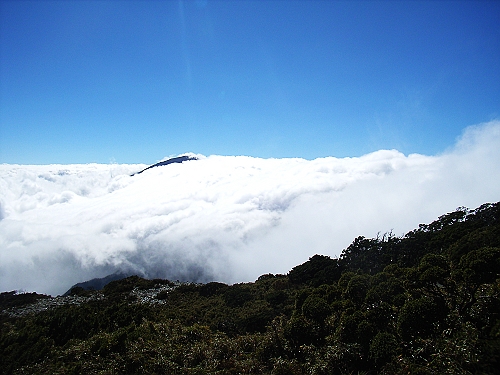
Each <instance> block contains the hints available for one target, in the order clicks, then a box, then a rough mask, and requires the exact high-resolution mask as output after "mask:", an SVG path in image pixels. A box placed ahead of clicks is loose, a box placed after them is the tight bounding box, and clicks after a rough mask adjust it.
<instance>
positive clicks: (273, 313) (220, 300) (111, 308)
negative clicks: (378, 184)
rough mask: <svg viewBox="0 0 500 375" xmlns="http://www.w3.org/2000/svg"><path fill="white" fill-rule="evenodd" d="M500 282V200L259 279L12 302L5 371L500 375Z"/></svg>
mask: <svg viewBox="0 0 500 375" xmlns="http://www.w3.org/2000/svg"><path fill="white" fill-rule="evenodd" d="M499 277H500V202H499V203H494V204H484V205H482V206H481V207H479V208H477V209H475V210H468V209H465V208H460V209H458V210H456V211H455V212H451V213H448V214H445V215H442V216H440V217H439V218H438V219H437V220H435V221H434V222H432V223H430V224H426V225H421V226H420V227H419V228H418V229H415V230H414V231H411V232H409V233H407V234H406V235H405V236H402V237H395V236H393V235H392V234H390V233H388V234H386V235H384V236H379V237H377V238H372V239H368V238H364V237H358V238H356V239H355V240H354V241H353V243H352V244H351V245H350V246H349V247H348V248H346V249H345V250H344V251H343V252H342V254H341V256H340V258H338V259H332V258H330V257H327V256H323V255H314V256H312V257H311V258H310V259H309V260H308V261H307V262H305V263H303V264H301V265H298V266H296V267H294V268H293V269H292V270H290V272H289V273H288V274H287V275H273V274H267V275H262V276H261V277H259V278H258V280H256V281H255V282H254V283H244V284H235V285H226V284H223V283H218V282H211V283H208V284H193V283H172V282H169V281H167V280H158V279H157V280H145V279H142V278H140V277H137V276H132V277H128V278H125V279H122V280H117V281H112V282H111V283H109V284H107V285H106V286H105V287H104V288H103V290H102V291H83V290H74V291H73V293H74V295H72V296H68V297H65V298H66V300H61V302H60V303H59V304H58V305H57V306H56V307H53V308H48V309H47V308H45V310H44V309H43V306H48V305H47V304H48V303H49V302H48V301H50V300H52V299H51V298H41V297H40V301H38V302H36V303H37V304H38V306H42V307H41V308H40V309H39V310H37V311H38V312H37V313H34V310H29V311H27V312H25V313H24V314H17V315H16V314H15V313H16V312H19V311H21V309H22V308H23V306H22V302H21V303H19V304H16V303H14V302H15V301H14V300H15V299H16V298H19V299H21V298H23V295H18V296H16V295H13V294H12V293H3V294H2V298H1V299H0V301H4V302H8V305H7V304H5V305H4V303H3V302H2V314H1V315H0V317H1V337H0V351H1V353H2V356H1V358H0V361H1V363H0V365H1V366H0V372H2V373H6V374H7V373H9V374H10V373H30V374H37V373H38V374H49V373H88V374H97V373H111V372H113V373H120V374H134V373H150V374H153V373H155V374H173V373H176V374H198V373H203V374H221V373H223V374H241V373H254V374H269V373H273V374H306V373H307V374H318V375H319V374H347V373H367V374H371V373H373V374H375V373H380V374H407V373H411V374H414V373H418V374H442V373H454V374H474V373H477V374H479V373H480V374H496V373H497V369H498V365H499V363H498V361H499V359H500V356H499V353H500V351H499V349H500V279H499ZM32 300H33V296H31V297H30V298H28V299H26V301H25V302H26V303H28V305H29V303H31V302H32ZM13 301H14V302H13ZM64 301H66V302H64ZM44 304H45V305H44ZM14 305H17V306H14ZM28 305H25V306H28Z"/></svg>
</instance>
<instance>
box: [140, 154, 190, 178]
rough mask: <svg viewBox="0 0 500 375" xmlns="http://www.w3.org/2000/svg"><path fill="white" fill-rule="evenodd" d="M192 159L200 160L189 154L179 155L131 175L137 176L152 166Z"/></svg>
mask: <svg viewBox="0 0 500 375" xmlns="http://www.w3.org/2000/svg"><path fill="white" fill-rule="evenodd" d="M190 160H198V158H197V157H194V156H188V155H183V156H177V157H175V158H170V159H168V160H164V161H160V162H158V163H156V164H153V165H150V166H149V167H147V168H144V169H143V170H142V171H139V172H137V173H134V174H132V175H131V176H135V175H136V174H141V173H142V172H144V171H147V170H148V169H151V168H156V167H161V166H164V165H169V164H174V163H183V162H185V161H190Z"/></svg>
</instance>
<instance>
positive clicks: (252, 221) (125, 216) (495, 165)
mask: <svg viewBox="0 0 500 375" xmlns="http://www.w3.org/2000/svg"><path fill="white" fill-rule="evenodd" d="M192 156H196V157H197V158H198V160H192V161H187V162H184V163H182V164H170V165H166V166H162V167H157V168H152V169H149V170H147V171H145V172H144V173H141V174H139V175H135V176H131V174H133V173H134V172H137V171H140V170H142V169H144V168H145V167H146V166H145V165H142V164H137V165H116V164H112V165H98V164H89V165H43V166H33V165H6V164H3V165H0V291H5V290H14V289H18V290H19V289H21V290H28V291H32V290H35V291H38V292H43V293H49V294H53V295H55V294H61V293H63V292H65V291H66V290H67V289H68V288H69V287H70V286H71V285H73V284H75V283H77V282H80V281H84V280H88V279H91V278H94V277H103V276H106V275H108V274H110V273H113V272H116V271H124V272H130V273H136V274H140V275H142V276H145V277H162V278H169V279H174V280H175V279H180V280H191V281H202V282H206V281H210V280H217V281H222V282H227V283H233V282H243V281H253V280H255V279H256V278H257V277H258V276H259V275H261V274H264V273H286V272H287V271H289V270H290V269H291V268H292V267H293V266H295V265H297V264H300V263H302V262H304V261H306V260H307V259H308V258H309V257H310V256H312V255H314V254H316V253H319V254H326V255H330V256H337V255H339V254H340V252H341V251H342V249H344V248H345V247H347V246H348V245H349V244H350V243H351V242H352V240H353V239H354V238H355V237H357V236H359V235H363V236H366V237H373V236H376V235H377V233H384V232H387V231H390V230H392V231H393V232H394V233H395V234H396V235H402V234H404V233H406V232H407V231H409V230H411V229H414V228H416V227H418V224H419V223H428V222H430V221H432V220H434V219H436V218H437V216H439V215H441V214H443V213H446V212H450V211H453V210H454V209H456V208H457V207H459V206H467V207H470V208H475V207H477V206H479V205H481V204H482V203H485V202H496V201H498V200H500V181H499V179H500V177H499V176H500V122H499V121H493V122H489V123H486V124H481V125H478V126H473V127H469V128H467V129H466V130H465V132H464V133H463V135H462V137H461V138H460V139H458V140H457V142H456V144H455V145H454V147H452V148H450V149H449V150H447V151H446V152H444V153H443V154H441V155H437V156H424V155H417V154H413V155H408V156H405V155H403V154H401V153H400V152H398V151H396V150H381V151H377V152H373V153H370V154H367V155H364V156H361V157H356V158H334V157H327V158H320V159H315V160H303V159H259V158H252V157H245V156H208V157H205V156H202V155H192Z"/></svg>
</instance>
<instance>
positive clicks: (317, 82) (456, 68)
mask: <svg viewBox="0 0 500 375" xmlns="http://www.w3.org/2000/svg"><path fill="white" fill-rule="evenodd" d="M0 17H1V18H0V21H1V22H0V163H21V164H47V163H88V162H99V163H109V162H110V161H116V162H118V163H152V162H155V161H157V160H159V159H161V158H163V157H164V156H167V155H172V154H179V153H183V152H195V153H201V154H205V155H210V154H220V155H249V156H258V157H303V158H307V159H312V158H316V157H322V156H337V157H343V156H359V155H362V154H365V153H368V152H371V151H375V150H378V149H392V148H395V149H398V150H400V151H402V152H404V153H405V154H409V153H414V152H417V153H423V154H436V153H439V152H442V151H444V150H445V149H446V148H447V147H449V146H451V145H452V144H453V143H454V141H455V139H456V138H457V137H458V136H459V135H460V134H461V132H462V130H463V129H464V128H465V127H466V126H469V125H473V124H477V123H480V122H486V121H489V120H492V119H495V118H499V117H500V2H495V1H492V2H479V1H465V2H447V1H437V2H436V1H430V2H422V1H409V2H398V1H389V2H377V1H347V2H341V1H295V2H293V1H275V2H273V1H264V0H259V1H58V2H52V1H2V2H1V3H0Z"/></svg>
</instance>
